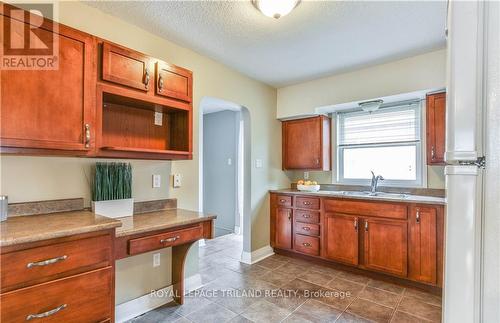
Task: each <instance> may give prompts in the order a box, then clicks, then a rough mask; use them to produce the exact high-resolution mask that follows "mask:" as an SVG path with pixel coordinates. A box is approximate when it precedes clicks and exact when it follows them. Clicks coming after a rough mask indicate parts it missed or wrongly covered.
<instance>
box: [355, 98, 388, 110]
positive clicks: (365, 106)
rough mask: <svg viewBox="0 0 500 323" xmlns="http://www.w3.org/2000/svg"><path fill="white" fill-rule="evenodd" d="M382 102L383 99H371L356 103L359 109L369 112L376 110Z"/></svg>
mask: <svg viewBox="0 0 500 323" xmlns="http://www.w3.org/2000/svg"><path fill="white" fill-rule="evenodd" d="M382 103H384V100H373V101H366V102H360V103H358V105H359V107H360V108H361V110H363V111H365V112H370V113H371V112H374V111H377V110H378V109H379V108H380V106H381V105H382Z"/></svg>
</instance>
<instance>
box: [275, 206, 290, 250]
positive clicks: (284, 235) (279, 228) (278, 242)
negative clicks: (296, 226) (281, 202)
mask: <svg viewBox="0 0 500 323" xmlns="http://www.w3.org/2000/svg"><path fill="white" fill-rule="evenodd" d="M275 230H276V231H275V247H276V248H281V249H292V209H289V208H281V207H279V208H277V209H276V217H275Z"/></svg>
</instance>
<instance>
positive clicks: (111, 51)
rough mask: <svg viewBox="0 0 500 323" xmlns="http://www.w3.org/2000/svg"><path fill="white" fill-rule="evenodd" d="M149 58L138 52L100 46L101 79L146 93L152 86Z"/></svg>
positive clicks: (106, 45)
mask: <svg viewBox="0 0 500 323" xmlns="http://www.w3.org/2000/svg"><path fill="white" fill-rule="evenodd" d="M150 64H151V63H150V58H149V57H148V56H146V55H144V54H141V53H139V52H136V51H133V50H130V49H127V48H124V47H120V46H116V45H112V44H108V43H103V44H102V64H101V67H102V79H103V80H105V81H109V82H113V83H116V84H120V85H125V86H127V87H131V88H134V89H137V90H142V91H145V92H148V91H149V90H150V89H151V88H152V84H153V71H152V67H151V66H150Z"/></svg>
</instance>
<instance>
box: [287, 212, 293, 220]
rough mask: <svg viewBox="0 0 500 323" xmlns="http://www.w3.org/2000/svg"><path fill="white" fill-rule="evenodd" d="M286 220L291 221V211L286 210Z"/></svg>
mask: <svg viewBox="0 0 500 323" xmlns="http://www.w3.org/2000/svg"><path fill="white" fill-rule="evenodd" d="M288 221H292V212H291V211H290V210H289V211H288Z"/></svg>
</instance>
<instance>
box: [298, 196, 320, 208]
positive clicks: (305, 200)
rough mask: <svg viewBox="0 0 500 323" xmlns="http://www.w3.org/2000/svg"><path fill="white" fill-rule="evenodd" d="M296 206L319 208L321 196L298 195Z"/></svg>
mask: <svg viewBox="0 0 500 323" xmlns="http://www.w3.org/2000/svg"><path fill="white" fill-rule="evenodd" d="M295 207H299V208H303V209H312V210H319V198H314V197H301V196H298V197H297V198H296V199H295Z"/></svg>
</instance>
